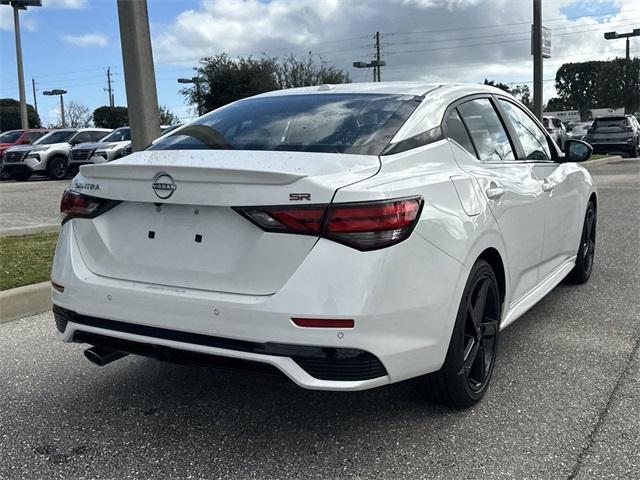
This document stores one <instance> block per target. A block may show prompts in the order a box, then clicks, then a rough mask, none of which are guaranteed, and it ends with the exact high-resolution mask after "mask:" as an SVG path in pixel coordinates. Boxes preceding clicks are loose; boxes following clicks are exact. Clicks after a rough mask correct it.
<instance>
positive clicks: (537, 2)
mask: <svg viewBox="0 0 640 480" xmlns="http://www.w3.org/2000/svg"><path fill="white" fill-rule="evenodd" d="M532 35H533V52H532V53H533V114H534V115H535V116H536V117H538V120H540V121H542V73H543V72H542V68H543V67H542V0H533V31H532Z"/></svg>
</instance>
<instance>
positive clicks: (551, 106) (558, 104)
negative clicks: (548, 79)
mask: <svg viewBox="0 0 640 480" xmlns="http://www.w3.org/2000/svg"><path fill="white" fill-rule="evenodd" d="M544 109H545V111H549V112H562V111H563V110H576V107H575V105H572V104H570V103H567V102H566V101H564V100H563V99H562V98H560V97H553V98H550V99H549V103H547V105H546V106H545V107H544Z"/></svg>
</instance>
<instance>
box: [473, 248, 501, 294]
mask: <svg viewBox="0 0 640 480" xmlns="http://www.w3.org/2000/svg"><path fill="white" fill-rule="evenodd" d="M480 259H482V260H485V261H486V262H487V263H488V264H489V265H490V266H491V268H492V269H493V272H494V273H495V274H496V279H497V280H498V289H499V292H500V301H501V302H502V303H504V299H505V297H506V293H507V277H506V271H505V267H504V262H503V260H502V256H501V255H500V252H498V250H496V249H495V248H493V247H489V248H487V249H485V250H484V251H483V252H482V253H481V254H480V256H479V257H478V260H480Z"/></svg>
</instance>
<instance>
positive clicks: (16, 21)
mask: <svg viewBox="0 0 640 480" xmlns="http://www.w3.org/2000/svg"><path fill="white" fill-rule="evenodd" d="M12 6H13V25H14V30H15V34H16V64H17V66H18V91H19V92H20V124H21V126H22V128H23V129H27V128H29V117H28V116H27V96H26V94H25V92H24V72H23V70H22V42H21V40H20V15H19V14H18V6H17V5H12Z"/></svg>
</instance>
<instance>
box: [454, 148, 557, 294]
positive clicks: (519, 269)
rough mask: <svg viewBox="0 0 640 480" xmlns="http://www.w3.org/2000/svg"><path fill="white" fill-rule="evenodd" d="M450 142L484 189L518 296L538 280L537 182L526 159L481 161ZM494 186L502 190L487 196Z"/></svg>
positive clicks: (540, 207) (540, 225)
mask: <svg viewBox="0 0 640 480" xmlns="http://www.w3.org/2000/svg"><path fill="white" fill-rule="evenodd" d="M451 145H452V149H453V153H454V156H455V158H456V160H457V161H458V163H459V164H460V167H461V168H463V169H464V170H465V171H467V172H468V173H470V174H471V175H473V176H474V177H475V178H476V179H477V181H478V185H479V186H480V189H481V190H482V191H483V192H485V195H486V198H487V202H488V205H489V208H490V209H491V212H492V213H493V216H494V217H495V219H496V221H497V223H498V226H499V228H500V232H501V234H502V237H503V238H504V243H505V245H506V255H507V259H506V261H507V262H508V264H509V271H508V274H509V279H510V285H511V292H512V295H513V298H518V297H519V296H521V295H523V294H525V293H526V292H527V291H528V290H530V289H531V288H533V287H534V286H535V285H536V284H537V283H538V267H539V265H540V262H541V258H542V246H543V238H544V220H545V212H544V208H545V204H544V203H543V201H544V200H545V199H544V198H543V197H542V191H541V187H540V182H539V181H538V180H537V179H536V178H535V177H534V174H533V171H532V169H531V165H530V164H528V163H525V162H481V161H479V160H478V159H477V158H475V157H473V156H471V155H470V154H469V153H468V152H467V151H466V150H464V149H463V148H461V147H459V146H458V145H457V144H454V143H452V144H451ZM495 189H502V191H503V194H502V195H500V196H498V197H496V198H489V194H490V193H491V191H492V190H495Z"/></svg>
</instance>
